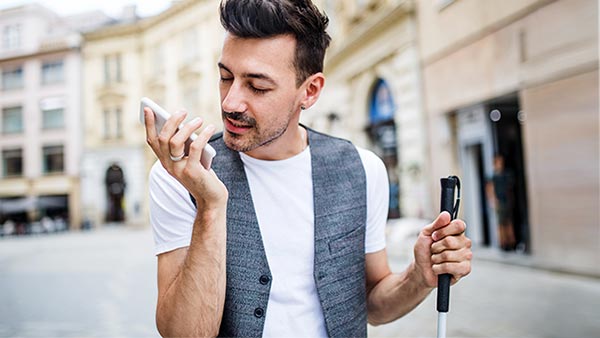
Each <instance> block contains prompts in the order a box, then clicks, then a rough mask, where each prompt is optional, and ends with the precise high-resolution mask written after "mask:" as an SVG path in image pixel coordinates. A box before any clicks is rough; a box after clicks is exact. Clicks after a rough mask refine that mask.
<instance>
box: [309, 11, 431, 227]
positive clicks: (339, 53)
mask: <svg viewBox="0 0 600 338" xmlns="http://www.w3.org/2000/svg"><path fill="white" fill-rule="evenodd" d="M319 4H320V6H321V8H322V9H323V10H324V11H325V12H326V13H327V15H328V17H329V18H330V24H329V28H328V30H329V32H330V35H331V36H332V45H331V46H330V49H329V50H328V53H327V57H326V60H325V75H326V76H327V80H326V84H325V88H324V91H323V93H322V94H321V97H320V99H319V101H318V102H317V104H316V105H315V106H314V107H312V108H311V109H309V110H307V111H306V112H304V113H303V117H302V119H303V122H304V123H305V124H307V125H309V126H312V127H315V128H316V129H319V130H323V131H326V132H329V133H331V134H333V135H337V136H340V137H343V138H347V139H350V140H352V141H353V142H354V143H355V144H357V145H358V146H361V147H364V148H368V149H372V150H373V151H375V152H376V153H377V154H378V155H379V156H380V157H381V158H382V159H383V161H384V163H385V165H386V168H387V171H388V177H389V183H390V209H389V217H390V218H397V217H424V216H430V215H431V212H430V211H427V210H426V209H427V208H429V206H430V205H431V203H430V197H429V196H430V195H429V191H428V190H427V156H426V154H427V153H426V143H425V142H426V138H425V129H424V127H425V122H424V112H423V109H422V97H421V93H422V91H421V72H420V66H419V56H418V42H417V31H416V27H417V24H416V20H415V19H416V16H415V6H414V2H413V1H406V0H385V1H381V0H379V1H373V0H370V1H335V0H323V1H320V3H319ZM438 208H439V207H438Z"/></svg>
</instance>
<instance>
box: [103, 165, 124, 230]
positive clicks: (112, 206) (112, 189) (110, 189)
mask: <svg viewBox="0 0 600 338" xmlns="http://www.w3.org/2000/svg"><path fill="white" fill-rule="evenodd" d="M104 183H105V185H106V197H107V208H106V222H124V221H125V211H124V208H123V197H124V196H125V187H126V183H125V176H124V175H123V169H121V167H119V166H118V165H117V164H114V163H113V164H112V165H110V167H108V169H107V170H106V176H105V179H104Z"/></svg>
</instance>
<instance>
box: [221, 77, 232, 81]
mask: <svg viewBox="0 0 600 338" xmlns="http://www.w3.org/2000/svg"><path fill="white" fill-rule="evenodd" d="M231 80H233V78H232V77H224V76H221V82H229V81H231Z"/></svg>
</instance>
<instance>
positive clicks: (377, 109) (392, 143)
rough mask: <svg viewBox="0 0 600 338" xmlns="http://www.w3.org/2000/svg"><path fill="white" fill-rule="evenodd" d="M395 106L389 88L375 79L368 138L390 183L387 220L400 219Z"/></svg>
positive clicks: (381, 81)
mask: <svg viewBox="0 0 600 338" xmlns="http://www.w3.org/2000/svg"><path fill="white" fill-rule="evenodd" d="M395 112H396V105H395V104H394V96H393V94H392V91H391V90H390V87H389V86H388V84H387V83H386V82H385V80H383V79H377V81H376V82H375V84H374V86H373V89H372V91H371V97H370V100H369V121H370V125H369V128H368V129H369V134H370V135H369V136H370V137H371V141H372V142H373V143H374V144H375V148H376V152H378V153H379V154H378V155H379V156H380V157H381V158H382V159H383V163H384V164H385V167H386V168H387V172H388V178H389V181H390V182H389V183H390V207H389V212H388V217H389V218H398V217H400V183H399V178H398V173H397V172H398V170H397V169H398V146H397V136H396V123H395V121H394V114H395Z"/></svg>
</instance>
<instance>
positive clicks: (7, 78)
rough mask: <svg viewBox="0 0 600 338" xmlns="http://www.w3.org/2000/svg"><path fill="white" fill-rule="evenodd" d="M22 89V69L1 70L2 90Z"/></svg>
mask: <svg viewBox="0 0 600 338" xmlns="http://www.w3.org/2000/svg"><path fill="white" fill-rule="evenodd" d="M20 88H23V67H18V68H13V69H7V70H2V89H3V90H10V89H20Z"/></svg>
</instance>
